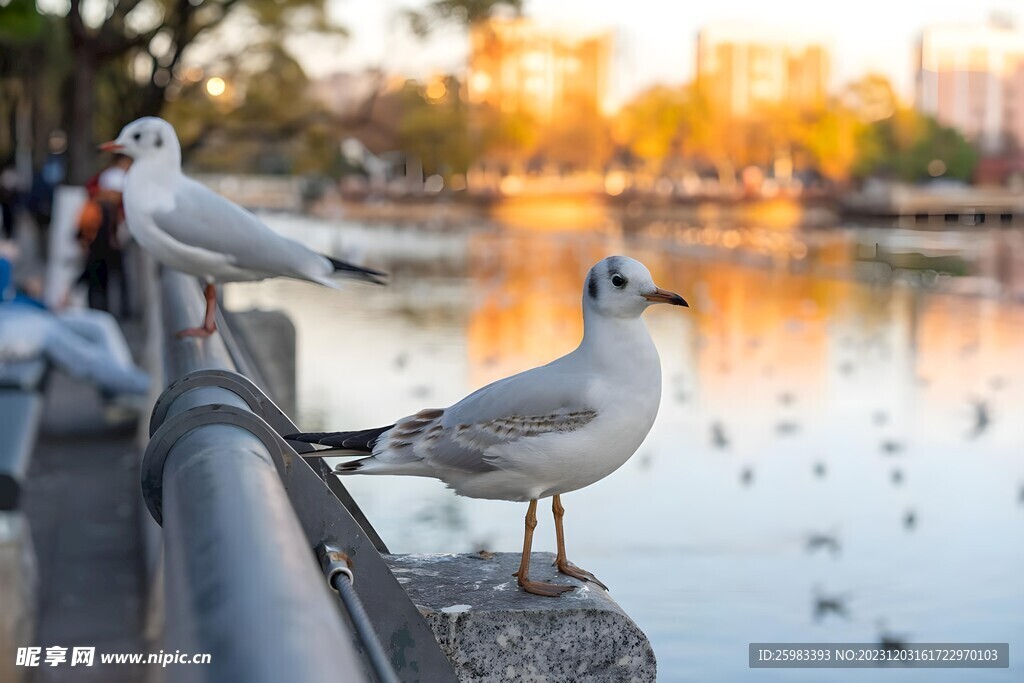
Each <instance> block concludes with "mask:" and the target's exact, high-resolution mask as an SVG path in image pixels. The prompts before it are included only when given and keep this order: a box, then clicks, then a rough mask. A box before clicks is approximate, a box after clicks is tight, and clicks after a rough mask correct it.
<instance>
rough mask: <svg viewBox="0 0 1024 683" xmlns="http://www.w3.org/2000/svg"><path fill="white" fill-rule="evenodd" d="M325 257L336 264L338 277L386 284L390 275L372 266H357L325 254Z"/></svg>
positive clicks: (332, 263) (335, 270) (335, 269)
mask: <svg viewBox="0 0 1024 683" xmlns="http://www.w3.org/2000/svg"><path fill="white" fill-rule="evenodd" d="M324 258H326V259H327V260H328V261H330V262H331V265H332V266H334V273H333V274H334V275H335V276H336V277H344V278H351V279H353V280H362V281H364V282H372V283H374V284H375V285H386V284H387V280H385V279H384V278H386V277H387V276H388V274H387V273H384V272H381V271H379V270H374V269H372V268H363V267H362V266H355V265H352V264H351V263H347V262H346V261H339V260H338V259H336V258H333V257H331V256H327V255H326V254H324Z"/></svg>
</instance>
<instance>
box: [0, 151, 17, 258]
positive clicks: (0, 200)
mask: <svg viewBox="0 0 1024 683" xmlns="http://www.w3.org/2000/svg"><path fill="white" fill-rule="evenodd" d="M17 199H18V172H17V171H16V170H14V167H13V166H9V165H8V166H5V167H4V170H3V171H0V222H2V223H3V236H4V239H9V240H13V239H14V238H15V234H14V209H15V207H16V206H17Z"/></svg>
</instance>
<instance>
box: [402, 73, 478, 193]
mask: <svg viewBox="0 0 1024 683" xmlns="http://www.w3.org/2000/svg"><path fill="white" fill-rule="evenodd" d="M438 84H443V86H444V87H443V89H442V88H440V87H439V86H438ZM434 89H437V91H438V93H443V94H439V96H437V97H429V96H428V93H430V92H432V91H433V90H434ZM399 96H400V107H401V112H402V113H401V120H400V123H399V127H398V133H399V143H400V144H401V146H402V149H403V150H405V152H406V153H408V154H411V155H413V156H415V157H417V158H419V159H420V160H421V161H422V163H423V170H424V172H425V173H427V174H432V173H439V174H441V175H443V176H445V177H450V176H451V175H452V174H453V173H465V172H466V170H467V169H468V168H469V164H470V162H471V160H472V159H471V156H472V155H471V152H470V142H469V132H468V130H469V124H468V121H467V117H466V107H465V105H464V104H463V102H462V101H461V99H460V98H459V83H458V81H457V80H456V79H455V78H454V77H448V78H444V79H442V80H439V81H436V82H435V83H434V84H432V87H431V88H427V89H424V88H423V87H422V86H420V84H418V83H415V82H412V81H410V82H407V83H406V84H405V87H404V88H403V89H402V91H401V93H400V95H399Z"/></svg>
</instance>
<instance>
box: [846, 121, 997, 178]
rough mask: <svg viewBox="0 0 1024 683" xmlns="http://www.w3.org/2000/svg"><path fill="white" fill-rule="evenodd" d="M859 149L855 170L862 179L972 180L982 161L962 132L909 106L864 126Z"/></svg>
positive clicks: (856, 174) (859, 138)
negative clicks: (872, 177) (940, 178)
mask: <svg viewBox="0 0 1024 683" xmlns="http://www.w3.org/2000/svg"><path fill="white" fill-rule="evenodd" d="M858 150H859V154H858V156H857V159H856V161H855V163H854V167H853V173H854V175H855V176H857V177H861V178H863V177H867V176H885V177H891V178H895V179H898V180H903V181H907V182H915V181H921V180H927V179H929V178H931V177H936V176H942V177H946V178H951V179H954V180H963V181H969V180H970V179H971V176H972V175H973V173H974V168H975V166H976V165H977V163H978V152H977V150H975V148H974V146H973V145H971V144H970V142H968V141H967V140H966V139H965V138H964V136H963V135H962V134H961V133H960V132H959V131H957V130H956V129H954V128H950V127H948V126H943V125H941V124H940V123H939V122H938V121H936V120H935V119H934V118H932V117H930V116H925V115H924V114H921V113H920V112H917V111H914V110H912V109H906V108H901V109H898V110H897V111H896V112H895V113H894V114H893V115H892V116H890V117H888V118H885V119H881V120H879V121H876V122H874V123H872V124H870V125H869V126H867V127H866V128H865V129H863V131H862V132H861V134H860V136H859V137H858ZM933 162H939V163H933Z"/></svg>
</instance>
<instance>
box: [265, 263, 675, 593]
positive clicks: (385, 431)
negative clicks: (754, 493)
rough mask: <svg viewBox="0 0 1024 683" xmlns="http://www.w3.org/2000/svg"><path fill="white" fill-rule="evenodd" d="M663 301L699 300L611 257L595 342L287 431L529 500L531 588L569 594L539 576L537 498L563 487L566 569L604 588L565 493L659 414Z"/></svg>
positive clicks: (592, 324) (594, 275)
mask: <svg viewBox="0 0 1024 683" xmlns="http://www.w3.org/2000/svg"><path fill="white" fill-rule="evenodd" d="M657 303H663V304H671V305H674V306H686V305H687V303H686V301H684V300H683V298H682V297H681V296H679V295H678V294H674V293H672V292H668V291H665V290H663V289H659V288H658V287H656V286H655V284H654V281H653V280H652V279H651V274H650V272H649V271H648V270H647V268H645V267H644V265H643V264H642V263H640V262H639V261H635V260H633V259H631V258H627V257H624V256H611V257H608V258H606V259H604V260H602V261H600V262H598V263H597V265H595V266H594V267H593V268H591V269H590V273H589V274H588V275H587V278H586V282H585V286H584V289H583V341H581V342H580V345H579V346H578V347H577V348H576V350H575V351H573V352H572V353H570V354H568V355H566V356H563V357H561V358H559V359H558V360H555V361H553V362H551V363H549V364H547V365H544V366H542V367H538V368H534V369H532V370H527V371H526V372H522V373H520V374H518V375H513V376H512V377H508V378H506V379H503V380H500V381H498V382H495V383H493V384H490V385H488V386H486V387H484V388H482V389H479V390H478V391H476V392H474V393H472V394H470V395H469V396H467V397H466V398H464V399H463V400H461V401H459V402H458V403H456V404H455V405H453V406H451V407H449V408H445V409H437V408H434V409H427V410H421V411H420V412H418V413H416V414H415V415H411V416H409V417H405V418H402V419H401V420H399V421H398V422H396V423H395V424H393V425H388V426H386V427H378V428H376V429H366V430H363V431H354V432H320V433H309V434H293V435H290V436H287V437H285V438H287V439H291V440H294V441H303V442H306V443H314V444H322V445H324V446H329V447H330V449H329V450H326V451H321V452H320V454H322V455H365V454H367V453H369V454H371V455H370V457H365V458H361V459H359V460H355V461H350V462H346V463H344V464H341V465H339V466H338V467H337V468H336V469H335V473H337V474H343V475H344V474H404V475H411V476H419V477H436V478H437V479H440V480H441V481H443V482H444V483H446V484H448V486H449V488H453V489H455V492H456V493H457V494H459V495H462V496H468V497H470V498H488V499H493V500H511V501H522V502H526V501H529V508H528V510H527V513H526V531H525V534H524V539H523V553H522V559H521V562H520V565H519V572H518V573H517V576H518V582H519V585H520V586H521V587H522V588H523V589H524V590H526V591H527V592H529V593H535V594H537V595H546V596H557V595H560V594H561V593H563V592H565V591H568V590H572V589H573V586H567V585H557V584H551V583H545V582H541V581H531V580H530V578H529V570H530V548H531V545H532V541H533V530H534V528H535V527H536V526H537V500H538V499H540V498H546V497H548V496H551V497H552V498H553V500H552V505H551V510H552V513H553V514H554V519H555V534H556V538H557V545H558V554H557V559H556V561H555V564H556V566H557V568H558V571H560V572H561V573H563V574H566V575H568V576H572V577H575V578H577V579H581V580H584V581H593V582H594V583H596V584H597V585H599V586H601V587H602V588H604V584H602V583H601V582H600V581H598V580H597V579H596V578H595V577H594V575H593V574H591V573H590V572H587V571H584V570H582V569H580V568H578V567H576V566H575V565H573V564H572V563H571V562H569V560H568V559H567V558H566V554H565V540H564V537H563V534H562V516H563V514H564V513H565V509H564V508H563V507H562V503H561V498H560V496H561V494H563V493H568V492H569V491H575V490H577V489H581V488H583V487H585V486H589V485H590V484H593V483H594V482H596V481H598V480H600V479H603V478H604V477H606V476H608V475H609V474H611V473H612V472H614V471H615V470H616V469H618V468H619V467H620V466H621V465H622V464H623V463H625V462H626V460H628V459H629V457H630V456H631V455H633V453H634V452H636V450H637V448H638V447H639V446H640V444H641V443H642V442H643V440H644V438H645V437H646V436H647V433H648V431H650V429H651V426H652V425H653V424H654V419H655V417H656V416H657V414H658V404H659V402H660V400H661V361H660V360H659V358H658V351H657V349H656V348H655V346H654V342H653V341H652V340H651V337H650V335H649V334H648V332H647V326H646V325H645V324H644V322H643V320H642V319H641V318H640V314H641V313H643V312H644V310H646V309H647V307H648V306H650V305H651V304H657Z"/></svg>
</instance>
